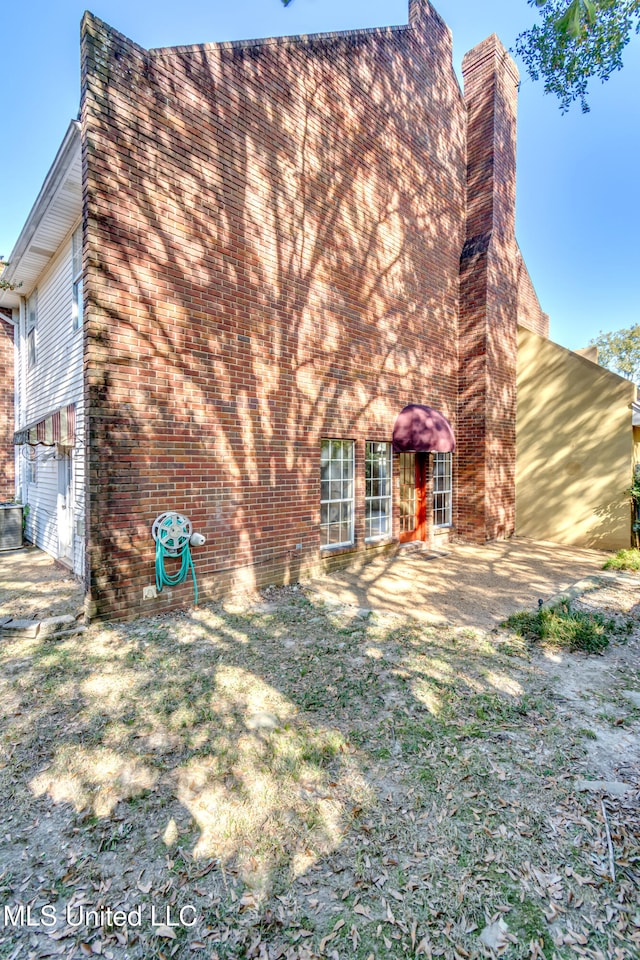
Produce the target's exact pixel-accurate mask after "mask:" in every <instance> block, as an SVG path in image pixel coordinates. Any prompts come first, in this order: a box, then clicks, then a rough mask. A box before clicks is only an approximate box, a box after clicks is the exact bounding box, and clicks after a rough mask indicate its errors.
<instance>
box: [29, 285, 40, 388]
mask: <svg viewBox="0 0 640 960" xmlns="http://www.w3.org/2000/svg"><path fill="white" fill-rule="evenodd" d="M37 327H38V291H37V290H34V292H33V293H32V294H31V296H30V297H29V299H28V300H27V367H29V369H30V368H31V367H33V366H35V363H36V360H37V354H36V349H37V346H36V336H37Z"/></svg>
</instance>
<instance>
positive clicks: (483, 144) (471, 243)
mask: <svg viewBox="0 0 640 960" xmlns="http://www.w3.org/2000/svg"><path fill="white" fill-rule="evenodd" d="M462 73H463V77H464V97H465V102H466V105H467V116H468V120H467V228H466V240H465V244H464V247H463V251H462V256H461V261H460V340H459V362H460V369H459V407H458V455H459V457H458V485H459V486H458V503H459V515H458V532H459V533H460V535H461V536H463V537H465V538H467V539H471V540H476V541H485V540H493V539H496V538H503V537H508V536H510V535H511V534H512V533H513V532H514V526H515V424H516V352H517V282H518V271H517V246H516V240H515V192H516V112H517V96H518V81H519V77H518V71H517V69H516V66H515V63H514V62H513V60H512V59H511V57H510V56H509V54H508V53H507V51H506V50H505V48H504V47H503V46H502V44H501V43H500V41H499V39H498V38H497V37H496V36H495V34H494V35H493V36H491V37H489V38H488V39H487V40H484V41H483V42H482V43H480V44H479V45H478V46H477V47H474V49H473V50H471V51H470V52H469V53H467V54H466V56H465V58H464V60H463V62H462Z"/></svg>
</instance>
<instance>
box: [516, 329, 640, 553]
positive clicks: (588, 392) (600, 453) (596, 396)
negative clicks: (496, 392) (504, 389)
mask: <svg viewBox="0 0 640 960" xmlns="http://www.w3.org/2000/svg"><path fill="white" fill-rule="evenodd" d="M517 377H518V414H517V421H516V429H517V435H516V533H517V534H518V535H519V536H523V537H532V538H534V539H538V540H555V541H557V542H559V543H572V544H576V545H580V546H588V547H597V548H599V549H604V550H619V549H621V548H622V547H628V546H629V544H630V542H631V512H630V506H629V500H628V497H627V496H626V493H625V491H627V490H628V489H629V487H630V486H631V477H632V470H633V461H634V437H633V429H632V425H631V402H632V400H634V399H635V392H636V391H635V386H634V385H633V384H632V383H631V382H630V381H629V380H625V379H623V378H622V377H619V376H617V375H616V374H614V373H610V372H609V371H608V370H604V369H603V368H602V367H599V366H598V365H597V364H596V363H593V362H592V361H591V360H587V359H585V358H584V357H581V356H579V355H578V354H576V353H572V352H571V351H570V350H566V349H565V348H564V347H561V346H559V345H558V344H556V343H552V342H551V341H550V340H545V339H543V338H542V337H539V336H537V335H536V334H535V333H531V331H529V330H525V329H524V328H523V327H519V328H518V374H517Z"/></svg>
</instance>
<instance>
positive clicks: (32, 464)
mask: <svg viewBox="0 0 640 960" xmlns="http://www.w3.org/2000/svg"><path fill="white" fill-rule="evenodd" d="M37 482H38V461H37V459H36V451H35V450H34V449H33V447H29V459H28V460H27V483H28V484H29V486H35V485H36V484H37Z"/></svg>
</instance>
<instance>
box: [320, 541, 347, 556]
mask: <svg viewBox="0 0 640 960" xmlns="http://www.w3.org/2000/svg"><path fill="white" fill-rule="evenodd" d="M355 549H356V545H355V543H336V544H327V545H326V546H321V547H320V554H321V555H322V556H334V555H335V554H336V553H351V552H352V551H353V550H355Z"/></svg>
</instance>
